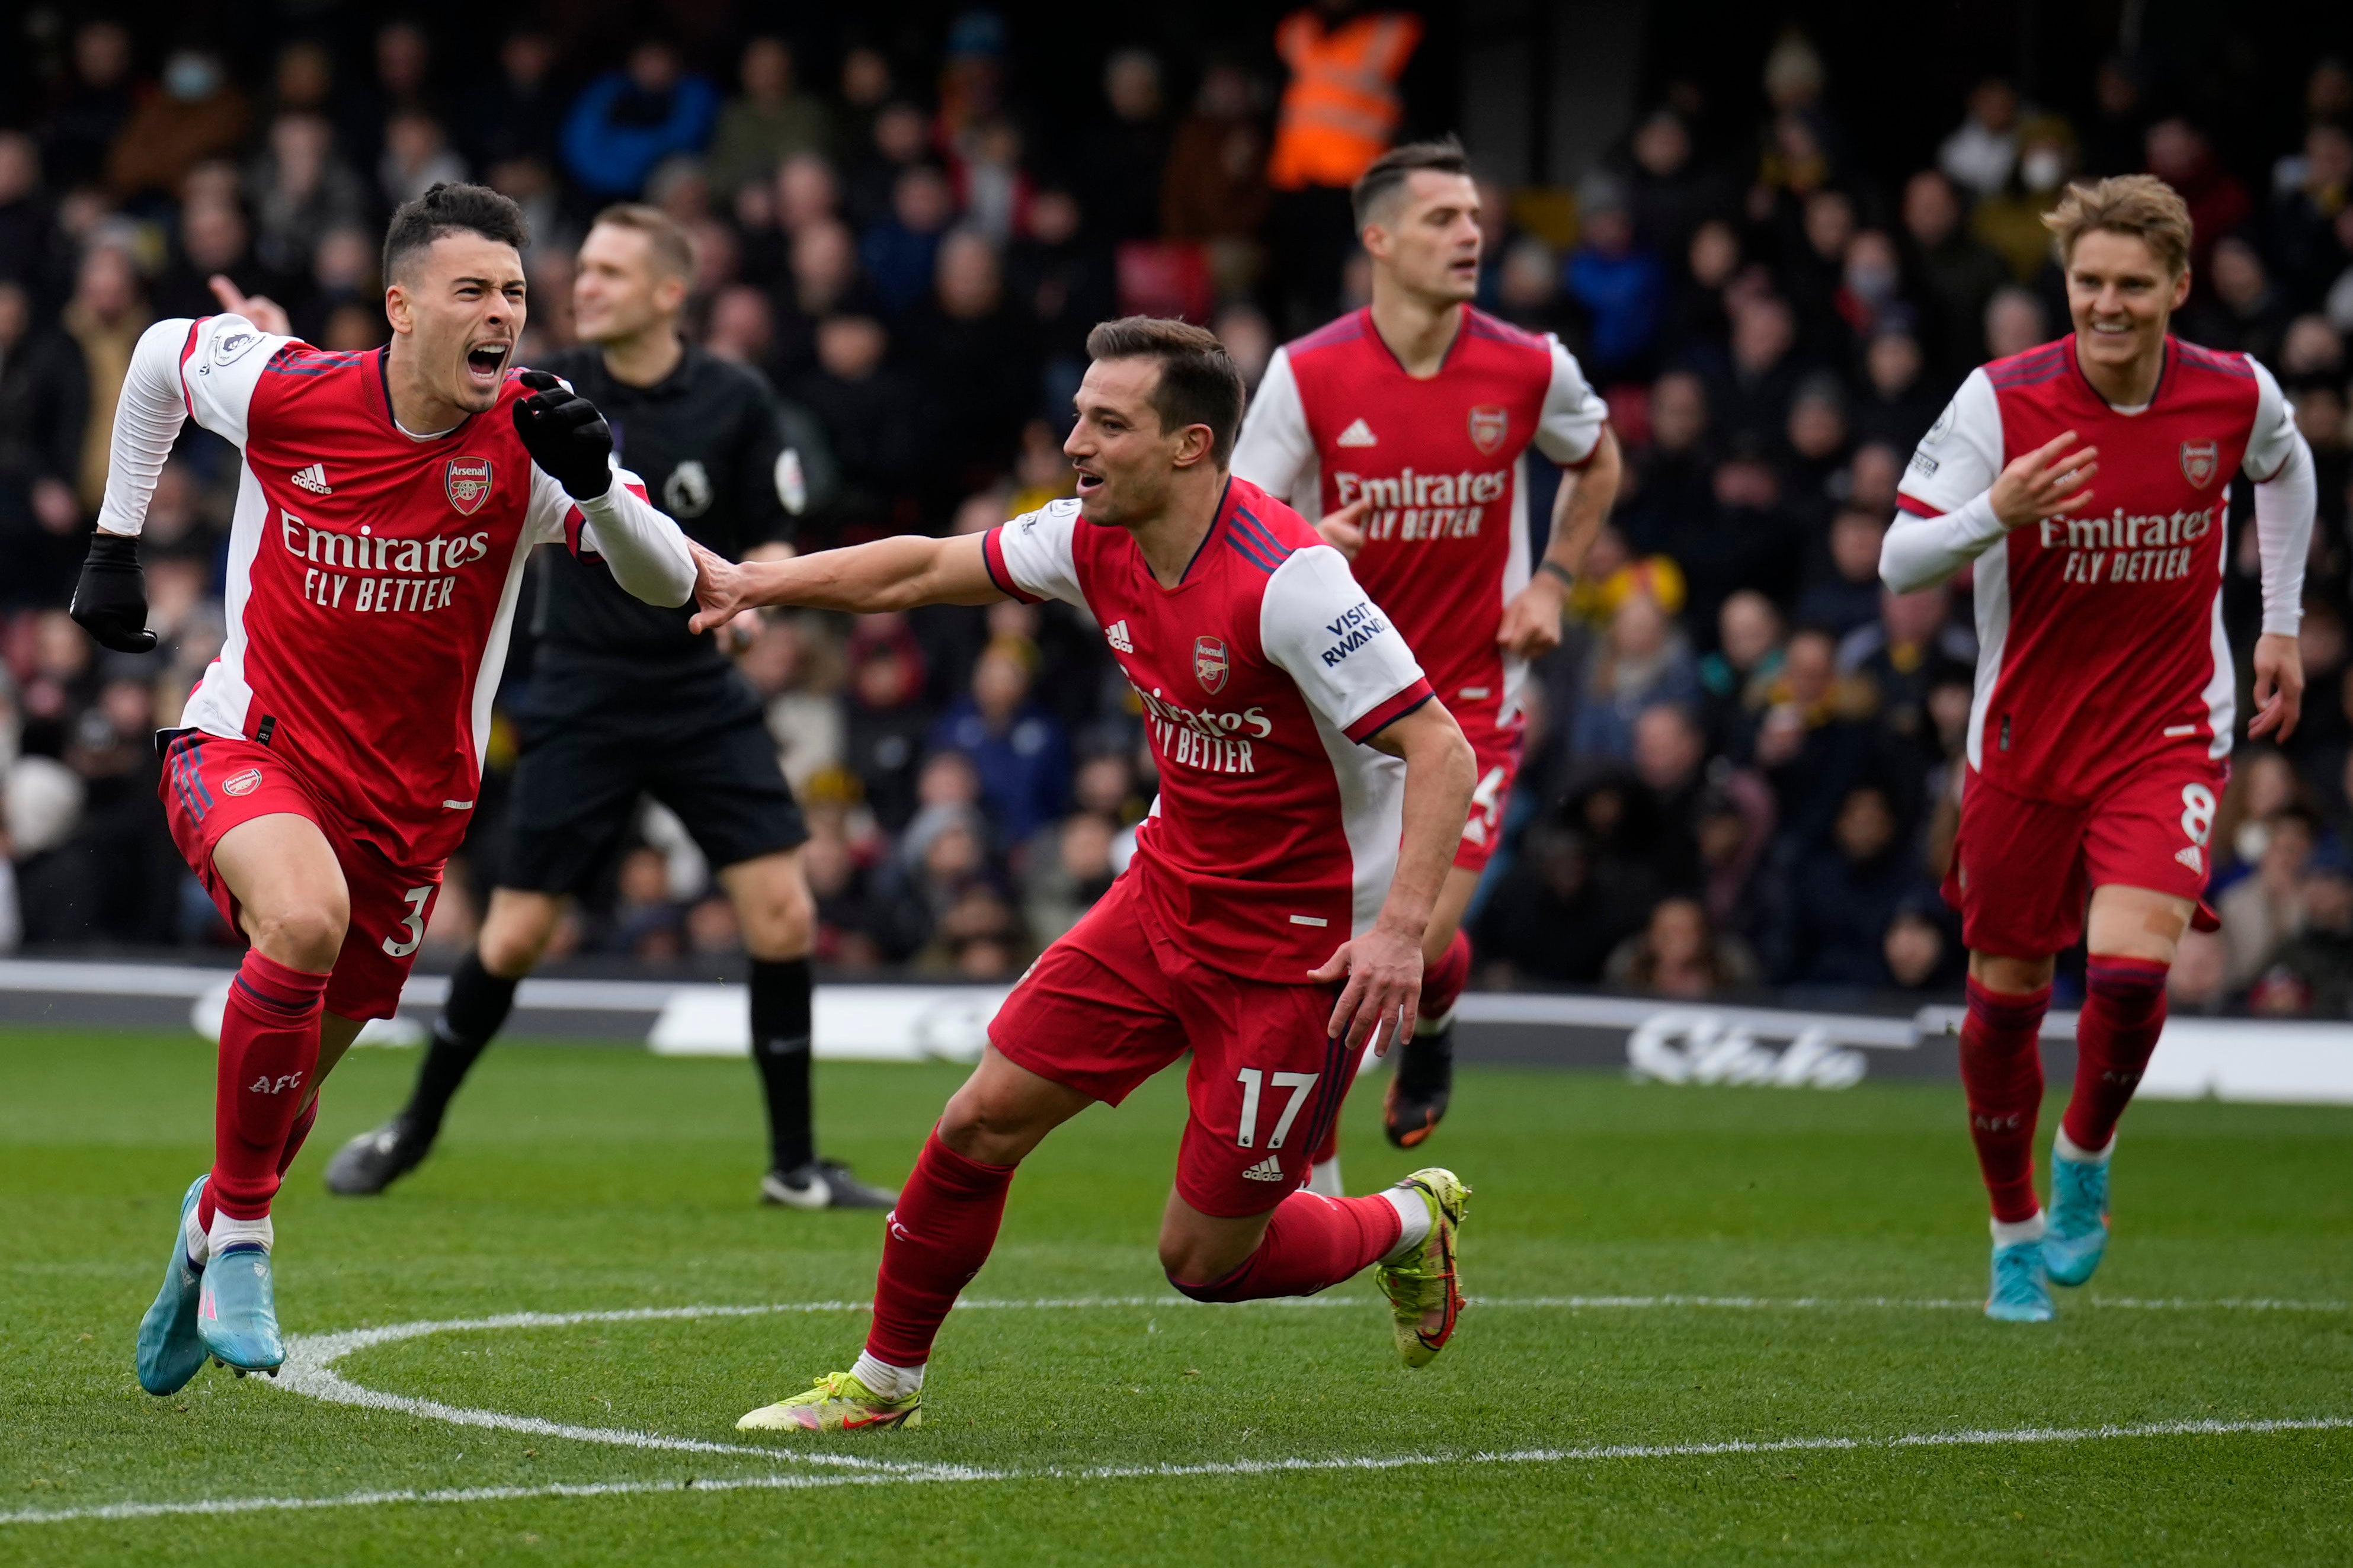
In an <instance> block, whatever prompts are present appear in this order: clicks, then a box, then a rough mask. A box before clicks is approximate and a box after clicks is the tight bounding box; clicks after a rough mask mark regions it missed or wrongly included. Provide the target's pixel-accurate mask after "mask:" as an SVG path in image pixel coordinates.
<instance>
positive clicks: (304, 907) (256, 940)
mask: <svg viewBox="0 0 2353 1568" xmlns="http://www.w3.org/2000/svg"><path fill="white" fill-rule="evenodd" d="M248 922H249V930H250V931H251V934H252V937H253V945H254V946H255V947H257V948H259V949H260V951H261V953H262V956H263V957H265V958H271V959H275V960H277V961H278V962H279V963H283V964H286V965H288V966H290V967H291V968H295V969H301V970H308V971H309V972H311V973H314V974H316V973H323V972H325V971H327V970H330V969H332V968H333V967H334V966H335V954H336V953H337V952H341V951H342V949H343V931H344V928H345V927H346V926H347V925H349V924H350V922H351V914H350V910H348V909H347V908H346V907H345V906H344V904H343V900H339V899H300V900H292V901H290V902H288V903H284V904H280V905H278V906H277V907H275V908H272V909H269V910H254V911H251V912H250V913H249V914H248Z"/></svg>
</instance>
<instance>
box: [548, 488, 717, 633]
mask: <svg viewBox="0 0 2353 1568" xmlns="http://www.w3.org/2000/svg"><path fill="white" fill-rule="evenodd" d="M575 520H576V521H575ZM575 530H576V531H575ZM522 538H523V548H524V549H526V550H527V549H529V548H530V547H531V546H533V545H534V544H539V543H543V542H555V541H559V540H560V541H562V542H564V543H565V544H566V545H569V546H570V547H571V549H572V550H573V552H574V553H575V554H580V555H595V556H597V557H599V558H601V559H602V560H603V561H604V563H605V569H606V570H607V571H608V572H610V573H611V574H613V581H614V582H616V583H617V584H620V585H621V587H622V589H623V590H624V591H625V592H627V593H628V594H630V595H634V596H635V597H637V598H639V599H643V600H644V601H645V602H646V603H647V604H649V605H664V606H666V607H667V606H674V605H683V604H685V603H686V602H687V600H688V599H690V598H691V597H692V596H693V595H694V552H693V551H691V550H690V549H689V548H687V543H686V535H685V534H684V533H682V532H681V531H680V530H679V526H678V524H677V523H675V522H672V521H670V519H669V518H668V517H667V516H665V515H663V514H662V513H661V512H660V511H658V510H655V508H654V505H653V503H652V502H651V501H649V500H647V499H646V482H645V480H643V479H639V478H638V476H637V475H635V474H633V473H631V472H629V470H628V469H627V468H622V467H621V466H620V465H619V464H615V465H614V466H613V482H612V484H611V485H610V486H609V487H607V489H606V491H605V493H604V494H603V495H600V496H598V497H596V499H595V500H573V499H572V496H571V494H570V493H569V492H568V491H566V490H565V488H564V487H563V485H561V484H559V483H558V482H557V481H556V480H555V479H554V476H553V475H551V474H549V473H548V471H547V470H546V469H544V468H541V467H540V466H539V465H538V464H536V463H534V464H533V465H532V469H531V508H530V510H529V511H528V512H526V513H525V514H524V517H523V531H522Z"/></svg>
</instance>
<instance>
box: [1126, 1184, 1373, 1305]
mask: <svg viewBox="0 0 2353 1568" xmlns="http://www.w3.org/2000/svg"><path fill="white" fill-rule="evenodd" d="M1402 1230H1403V1222H1402V1221H1400V1220H1399V1219H1398V1211H1397V1207H1396V1205H1393V1204H1391V1203H1390V1202H1389V1200H1388V1199H1387V1198H1386V1197H1383V1196H1382V1195H1380V1194H1378V1193H1376V1194H1373V1195H1372V1196H1370V1197H1364V1198H1327V1197H1321V1196H1318V1195H1317V1194H1314V1193H1293V1194H1291V1195H1290V1196H1289V1197H1287V1198H1285V1199H1283V1200H1282V1203H1281V1204H1279V1205H1276V1207H1275V1211H1274V1215H1273V1217H1272V1218H1271V1219H1269V1220H1268V1221H1267V1222H1266V1235H1265V1237H1263V1238H1261V1240H1260V1242H1259V1244H1258V1250H1257V1251H1256V1252H1253V1253H1251V1254H1250V1257H1249V1258H1248V1259H1246V1260H1245V1261H1244V1262H1243V1264H1242V1266H1241V1267H1240V1268H1237V1269H1235V1270H1234V1271H1233V1272H1232V1273H1231V1274H1229V1275H1227V1276H1226V1277H1225V1278H1224V1279H1214V1280H1211V1281H1210V1282H1209V1283H1208V1284H1206V1285H1188V1284H1187V1283H1186V1282H1185V1281H1184V1280H1182V1279H1176V1278H1175V1277H1174V1276H1171V1277H1170V1279H1169V1281H1168V1283H1170V1284H1171V1285H1174V1286H1176V1289H1179V1290H1182V1291H1183V1292H1184V1293H1185V1294H1186V1295H1187V1296H1190V1297H1192V1298H1193V1300H1196V1301H1257V1300H1263V1299H1265V1298H1266V1297H1269V1296H1313V1295H1314V1294H1315V1292H1316V1291H1318V1290H1322V1289H1326V1288H1328V1287H1330V1286H1334V1285H1337V1284H1338V1283H1339V1282H1340V1281H1341V1280H1343V1279H1351V1278H1353V1277H1354V1276H1355V1275H1356V1273H1357V1272H1358V1271H1359V1270H1361V1269H1363V1268H1366V1267H1368V1266H1370V1265H1372V1264H1374V1263H1377V1262H1379V1261H1380V1258H1381V1255H1382V1254H1383V1253H1385V1252H1387V1251H1388V1249H1389V1248H1390V1247H1395V1246H1396V1245H1397V1244H1398V1236H1399V1234H1401V1232H1402Z"/></svg>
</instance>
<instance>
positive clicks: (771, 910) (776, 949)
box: [735, 879, 817, 963]
mask: <svg viewBox="0 0 2353 1568" xmlns="http://www.w3.org/2000/svg"><path fill="white" fill-rule="evenodd" d="M735 916H736V919H737V920H739V921H742V922H743V926H744V950H745V951H746V952H749V953H751V955H752V956H753V957H754V958H757V959H761V960H764V961H766V962H769V963H780V962H782V961H784V960H786V959H789V958H802V957H806V956H807V953H808V951H809V946H810V935H811V933H812V932H813V931H814V930H815V929H816V925H817V906H816V903H815V901H814V900H811V899H810V898H809V895H808V889H807V888H805V887H803V886H802V885H801V884H800V882H799V880H798V879H789V880H783V881H780V882H779V884H778V885H777V886H775V887H772V888H763V889H759V890H758V891H757V892H756V893H754V894H753V895H752V896H750V897H748V898H744V899H742V900H738V901H737V905H736V911H735Z"/></svg>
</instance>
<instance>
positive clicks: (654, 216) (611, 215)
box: [588, 202, 694, 281]
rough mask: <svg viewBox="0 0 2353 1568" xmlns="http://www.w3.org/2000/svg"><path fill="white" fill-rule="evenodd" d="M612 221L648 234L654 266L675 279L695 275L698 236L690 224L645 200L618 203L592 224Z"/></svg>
mask: <svg viewBox="0 0 2353 1568" xmlns="http://www.w3.org/2000/svg"><path fill="white" fill-rule="evenodd" d="M600 224H608V225H610V226H613V227H615V228H628V229H635V230H636V231H637V232H638V233H639V234H642V235H644V236H645V237H646V243H647V244H648V245H649V246H651V247H653V253H654V265H655V266H656V267H657V268H659V269H660V270H662V271H665V272H667V273H669V274H670V276H671V277H673V278H684V279H688V280H690V281H691V280H692V279H693V277H694V239H693V237H691V235H689V234H688V233H687V232H686V226H685V225H683V224H681V223H680V222H679V221H678V219H676V218H674V217H672V216H670V214H668V213H666V212H664V211H662V210H661V208H659V207H655V206H648V205H646V204H645V203H643V202H615V203H614V204H613V205H611V206H608V207H607V208H606V209H605V210H604V211H602V212H600V213H598V214H597V215H596V218H595V219H594V220H593V221H592V222H591V223H590V224H589V225H588V226H589V227H590V228H595V227H596V226H598V225H600Z"/></svg>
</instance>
